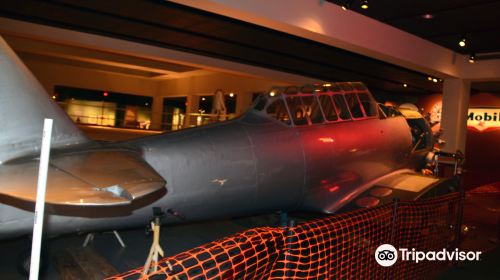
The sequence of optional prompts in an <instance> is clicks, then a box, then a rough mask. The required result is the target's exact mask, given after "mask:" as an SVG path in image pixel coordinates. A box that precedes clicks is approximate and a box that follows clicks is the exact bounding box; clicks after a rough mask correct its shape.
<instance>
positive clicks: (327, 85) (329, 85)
mask: <svg viewBox="0 0 500 280" xmlns="http://www.w3.org/2000/svg"><path fill="white" fill-rule="evenodd" d="M323 86H324V87H331V86H332V84H330V83H327V84H323Z"/></svg>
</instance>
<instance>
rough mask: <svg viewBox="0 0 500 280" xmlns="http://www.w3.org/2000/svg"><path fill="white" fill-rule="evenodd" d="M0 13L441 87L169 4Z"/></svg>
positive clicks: (293, 69) (286, 66) (391, 86)
mask: <svg viewBox="0 0 500 280" xmlns="http://www.w3.org/2000/svg"><path fill="white" fill-rule="evenodd" d="M382 2H383V1H382ZM437 2H442V1H437ZM449 2H451V1H449ZM457 2H467V1H457ZM469 2H470V1H469ZM482 2H486V1H482ZM490 2H491V1H490ZM400 6H401V5H400ZM370 9H371V7H370ZM403 10H404V9H403ZM166 15H168V16H166ZM0 16H3V17H8V18H14V19H20V20H25V21H30V22H35V23H40V24H46V25H51V26H57V27H62V28H67V29H73V30H78V31H83V32H89V33H94V34H100V35H105V36H110V37H115V38H121V39H126V40H130V41H135V42H140V43H145V44H150V45H155V46H161V47H165V48H172V49H178V50H182V51H187V52H192V53H196V54H202V55H206V56H211V57H216V58H220V59H225V60H231V61H236V62H240V63H245V64H249V65H256V66H260V67H266V68H270V69H276V70H279V71H284V72H289V73H294V74H299V75H304V76H309V77H314V78H317V79H321V80H328V81H363V82H365V83H366V84H367V85H368V87H369V88H370V89H372V91H374V92H375V93H383V94H386V93H389V94H409V95H422V94H430V93H436V92H441V90H442V83H441V81H438V82H433V81H432V80H428V77H429V76H428V75H427V74H425V73H418V72H415V71H412V70H408V69H404V68H402V67H399V66H395V65H392V64H388V63H385V62H381V61H378V60H375V59H372V58H369V57H365V56H361V55H358V54H354V53H351V52H348V51H345V50H342V49H339V48H335V47H332V46H327V45H324V44H321V43H318V42H314V41H311V40H307V39H303V38H299V37H296V36H293V35H290V34H285V33H282V32H278V31H275V30H271V29H268V28H264V27H261V26H256V25H253V24H250V23H246V22H242V21H238V20H235V19H231V18H227V17H224V16H220V15H215V14H212V13H208V12H205V11H200V10H196V9H193V8H190V7H186V6H182V5H178V4H174V3H171V2H168V1H126V2H124V1H118V0H112V1H71V0H51V1H36V0H26V1H22V2H21V1H1V2H0ZM496 40H498V39H496ZM403 84H406V85H407V86H406V87H404V86H403Z"/></svg>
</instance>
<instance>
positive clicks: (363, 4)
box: [361, 0, 368, 10]
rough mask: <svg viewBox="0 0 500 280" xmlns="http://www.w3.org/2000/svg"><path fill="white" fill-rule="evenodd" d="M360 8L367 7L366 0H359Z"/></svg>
mask: <svg viewBox="0 0 500 280" xmlns="http://www.w3.org/2000/svg"><path fill="white" fill-rule="evenodd" d="M361 9H365V10H366V9H368V0H361Z"/></svg>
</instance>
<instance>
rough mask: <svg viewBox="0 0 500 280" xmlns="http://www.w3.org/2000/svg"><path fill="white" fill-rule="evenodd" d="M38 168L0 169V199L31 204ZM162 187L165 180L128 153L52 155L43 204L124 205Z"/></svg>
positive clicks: (19, 165)
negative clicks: (44, 202) (3, 197)
mask: <svg viewBox="0 0 500 280" xmlns="http://www.w3.org/2000/svg"><path fill="white" fill-rule="evenodd" d="M38 165H39V161H38V159H33V160H29V161H25V162H18V163H6V164H4V165H0V178H1V179H0V195H4V196H9V197H13V198H16V199H20V200H24V201H31V202H34V201H35V200H36V186H37V177H38ZM164 187H165V180H163V178H162V177H161V176H160V175H158V173H156V171H155V170H154V169H153V168H152V167H151V166H149V164H147V163H146V162H145V161H144V160H143V159H142V158H141V157H140V156H138V155H137V154H135V153H133V152H131V151H127V150H89V151H79V152H72V153H63V154H54V155H51V159H50V166H49V173H48V179H47V192H46V202H47V203H50V204H58V205H75V206H114V205H124V204H129V203H131V202H132V201H133V200H135V199H138V198H140V197H143V196H146V195H148V194H152V193H154V192H157V191H159V190H161V189H163V188H164ZM163 194H164V193H163ZM160 195H161V194H159V196H160Z"/></svg>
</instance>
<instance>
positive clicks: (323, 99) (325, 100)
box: [319, 95, 339, 121]
mask: <svg viewBox="0 0 500 280" xmlns="http://www.w3.org/2000/svg"><path fill="white" fill-rule="evenodd" d="M319 103H321V108H323V113H325V117H326V119H327V120H328V121H336V120H338V119H339V117H338V116H337V112H336V111H335V107H334V106H333V103H332V99H331V98H330V96H328V95H320V96H319Z"/></svg>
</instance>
